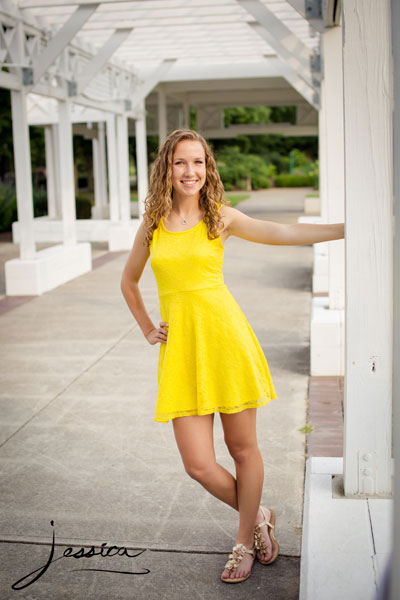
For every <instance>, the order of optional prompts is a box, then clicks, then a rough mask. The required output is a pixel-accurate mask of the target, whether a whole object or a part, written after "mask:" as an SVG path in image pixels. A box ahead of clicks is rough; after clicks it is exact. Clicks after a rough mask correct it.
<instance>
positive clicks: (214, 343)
mask: <svg viewBox="0 0 400 600" xmlns="http://www.w3.org/2000/svg"><path fill="white" fill-rule="evenodd" d="M223 191H224V189H223V185H222V183H221V180H220V177H219V175H218V171H217V168H216V164H215V160H214V157H213V154H212V151H211V149H210V147H209V146H208V144H207V142H206V141H205V139H204V138H203V137H202V136H201V135H199V134H198V133H197V132H195V131H192V130H176V131H174V132H172V133H171V134H170V135H169V136H168V137H167V138H166V139H165V141H164V143H163V144H162V146H161V147H160V149H159V152H158V156H157V158H156V161H155V164H154V168H153V171H152V175H151V181H150V191H149V194H148V195H147V197H146V200H145V214H144V218H143V221H142V223H141V225H140V227H139V229H138V232H137V234H136V237H135V241H134V244H133V247H132V250H131V252H130V254H129V256H128V260H127V263H126V266H125V268H124V271H123V274H122V279H121V290H122V293H123V295H124V298H125V300H126V302H127V304H128V306H129V308H130V310H131V312H132V314H133V315H134V317H135V319H136V320H137V322H138V324H139V326H140V328H141V329H142V331H143V334H144V336H145V338H146V339H147V341H148V342H149V343H150V344H157V343H160V351H159V361H158V396H157V404H156V410H155V417H154V420H155V421H159V422H168V421H170V420H172V423H173V430H174V435H175V439H176V442H177V445H178V448H179V452H180V454H181V457H182V461H183V465H184V468H185V470H186V472H187V473H188V474H189V475H190V477H192V478H194V479H196V480H197V481H198V482H199V483H200V484H201V485H202V486H203V487H204V488H205V489H206V490H207V491H209V492H210V493H211V494H213V495H214V496H215V497H216V498H218V499H220V500H222V501H223V502H225V503H226V504H228V505H229V506H231V507H232V508H234V509H235V510H237V511H239V529H238V533H237V536H236V543H235V545H234V547H233V550H232V554H230V557H229V560H228V562H227V563H226V565H225V568H224V570H223V572H222V574H221V579H222V580H223V581H226V582H228V583H236V582H240V581H244V580H245V579H247V578H248V577H249V576H250V573H251V568H252V565H253V562H254V558H255V556H257V559H258V561H259V562H260V563H262V564H264V565H269V564H271V563H273V562H274V561H275V560H276V558H277V556H278V552H279V544H278V542H277V539H276V537H275V533H274V530H275V522H276V521H275V520H276V516H275V512H274V510H273V509H272V508H270V509H267V508H265V507H263V506H260V500H261V494H262V486H263V480H264V465H263V461H262V457H261V454H260V450H259V448H258V445H257V439H256V412H257V408H258V407H261V406H264V405H266V404H267V403H268V402H269V401H270V400H271V399H274V398H276V393H275V389H274V384H273V382H272V379H271V375H270V373H269V369H268V364H267V361H266V358H265V356H264V354H263V351H262V348H261V346H260V344H259V342H258V340H257V338H256V336H255V334H254V332H253V330H252V329H251V327H250V325H249V323H248V322H247V320H246V317H245V316H244V314H243V312H242V311H241V309H240V308H239V306H238V304H237V303H236V301H235V299H234V298H233V296H232V295H231V293H230V292H229V290H228V288H227V287H226V285H225V283H224V279H223V274H222V264H223V255H224V246H225V243H226V240H227V239H228V237H229V236H231V235H235V236H238V237H240V238H243V239H245V240H249V241H252V242H258V243H260V244H285V245H288V244H289V245H294V244H313V243H315V242H322V241H327V240H337V239H340V238H343V237H344V224H343V223H335V224H329V225H308V224H293V225H287V224H285V225H283V224H279V223H275V222H272V221H264V220H261V219H254V218H251V217H248V216H246V215H245V214H243V213H242V212H241V211H239V210H237V209H235V208H233V207H231V206H229V205H228V204H227V203H226V201H225V200H224V199H223ZM149 256H150V265H151V268H152V270H153V272H154V275H155V278H156V282H157V287H158V296H159V301H160V314H161V319H162V321H161V322H160V326H159V327H156V326H155V325H154V323H153V322H152V320H151V319H150V317H149V315H148V313H147V312H146V309H145V307H144V304H143V300H142V297H141V294H140V291H139V287H138V284H139V279H140V277H141V274H142V272H143V269H144V267H145V264H146V261H147V259H148V258H149ZM216 412H218V413H220V418H221V422H222V427H223V430H224V439H225V443H226V445H227V448H228V451H229V453H230V454H231V456H232V458H233V460H234V464H235V471H236V478H235V477H233V475H232V474H231V473H229V472H228V471H227V470H226V469H224V468H223V467H222V466H221V465H219V464H218V463H217V462H216V457H215V452H214V444H213V423H214V414H215V413H216Z"/></svg>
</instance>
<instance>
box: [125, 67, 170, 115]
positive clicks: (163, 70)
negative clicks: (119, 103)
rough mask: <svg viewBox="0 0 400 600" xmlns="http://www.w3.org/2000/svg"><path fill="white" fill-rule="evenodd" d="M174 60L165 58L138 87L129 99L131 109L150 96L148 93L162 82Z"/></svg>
mask: <svg viewBox="0 0 400 600" xmlns="http://www.w3.org/2000/svg"><path fill="white" fill-rule="evenodd" d="M175 62H176V58H166V59H165V60H163V61H162V63H161V64H160V65H159V66H158V67H157V68H156V69H155V71H153V72H152V73H151V75H149V77H148V78H147V79H146V80H145V81H144V82H143V84H142V85H141V86H140V87H138V89H137V90H136V91H135V93H134V95H133V96H132V97H131V98H130V100H131V102H132V108H133V109H135V107H136V106H137V105H138V104H139V103H140V102H142V100H144V99H145V98H146V96H148V94H150V92H151V91H152V90H153V89H154V88H155V87H156V85H157V84H158V83H159V82H160V81H161V80H162V78H163V77H165V75H166V74H167V72H168V71H169V70H170V68H171V67H172V65H173V64H175Z"/></svg>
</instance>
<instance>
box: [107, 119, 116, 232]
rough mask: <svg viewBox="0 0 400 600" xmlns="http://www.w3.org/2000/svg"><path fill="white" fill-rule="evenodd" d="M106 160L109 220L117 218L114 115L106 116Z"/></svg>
mask: <svg viewBox="0 0 400 600" xmlns="http://www.w3.org/2000/svg"><path fill="white" fill-rule="evenodd" d="M107 161H108V195H109V198H110V220H111V221H118V219H119V190H118V161H117V139H116V128H115V115H113V114H111V115H109V116H108V117H107Z"/></svg>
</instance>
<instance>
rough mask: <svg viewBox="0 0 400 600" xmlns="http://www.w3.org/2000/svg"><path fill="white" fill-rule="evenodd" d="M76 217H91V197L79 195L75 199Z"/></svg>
mask: <svg viewBox="0 0 400 600" xmlns="http://www.w3.org/2000/svg"><path fill="white" fill-rule="evenodd" d="M75 206H76V218H77V219H90V218H91V216H92V201H91V200H90V198H82V197H81V196H77V197H76V200H75Z"/></svg>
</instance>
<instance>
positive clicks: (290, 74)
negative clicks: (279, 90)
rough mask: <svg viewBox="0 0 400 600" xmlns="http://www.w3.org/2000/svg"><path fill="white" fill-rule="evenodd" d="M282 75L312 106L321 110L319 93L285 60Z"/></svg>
mask: <svg viewBox="0 0 400 600" xmlns="http://www.w3.org/2000/svg"><path fill="white" fill-rule="evenodd" d="M282 77H284V78H285V79H286V81H287V82H288V83H290V84H291V85H292V86H293V87H294V89H295V90H296V91H297V92H298V93H299V94H300V95H301V96H303V98H304V99H305V100H307V102H309V103H310V104H311V106H313V107H314V108H315V109H316V110H319V107H320V100H319V93H318V92H317V91H316V90H315V89H314V88H313V87H311V86H310V85H308V83H306V81H304V79H303V78H302V77H300V75H299V74H298V73H297V72H296V71H294V70H293V69H292V67H290V66H289V65H288V64H287V63H285V62H284V61H282Z"/></svg>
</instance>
